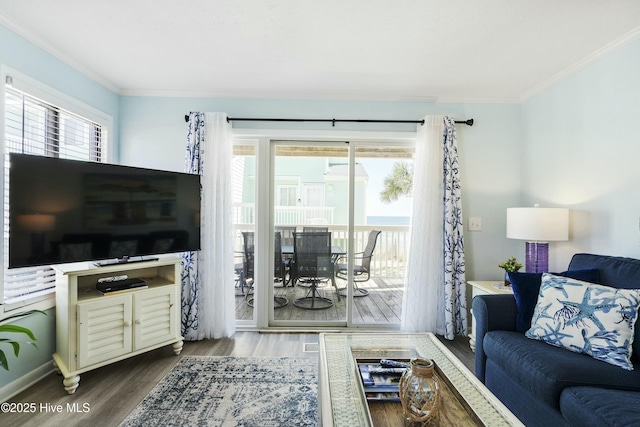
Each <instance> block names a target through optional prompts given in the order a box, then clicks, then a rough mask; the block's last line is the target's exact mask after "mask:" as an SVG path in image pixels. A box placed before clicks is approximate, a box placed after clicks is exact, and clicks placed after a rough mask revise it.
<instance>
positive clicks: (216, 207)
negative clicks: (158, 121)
mask: <svg viewBox="0 0 640 427" xmlns="http://www.w3.org/2000/svg"><path fill="white" fill-rule="evenodd" d="M226 117H227V116H226V114H224V113H191V114H190V115H189V130H188V133H187V152H186V156H185V171H186V172H189V173H197V174H199V175H201V208H202V209H201V217H200V228H201V231H200V240H201V248H202V249H201V250H200V251H198V252H187V253H185V254H183V261H182V335H183V336H184V338H185V339H186V340H189V341H194V340H201V339H205V338H221V337H226V336H231V335H233V334H234V332H235V304H234V299H235V291H234V283H233V231H232V229H233V224H232V221H231V190H230V188H231V184H230V182H229V177H230V176H231V162H232V156H233V154H232V153H233V152H232V140H231V126H230V125H229V124H228V123H227V120H226Z"/></svg>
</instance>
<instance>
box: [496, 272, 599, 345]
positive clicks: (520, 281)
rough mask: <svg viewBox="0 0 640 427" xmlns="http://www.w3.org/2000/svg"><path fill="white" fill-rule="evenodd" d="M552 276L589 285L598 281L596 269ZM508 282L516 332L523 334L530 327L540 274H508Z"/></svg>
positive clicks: (540, 279) (538, 290)
mask: <svg viewBox="0 0 640 427" xmlns="http://www.w3.org/2000/svg"><path fill="white" fill-rule="evenodd" d="M553 274H555V275H557V276H563V277H571V278H572V279H578V280H583V281H585V282H591V283H599V280H600V272H599V270H598V269H597V268H588V269H583V270H571V271H563V272H562V273H553ZM509 281H510V282H511V289H512V290H513V296H514V298H515V299H516V308H517V310H518V312H517V315H516V331H518V332H522V333H525V332H526V331H527V330H528V329H529V328H530V327H531V318H532V317H533V310H534V308H535V306H536V302H537V301H538V293H539V292H540V284H541V283H542V273H519V272H510V273H509Z"/></svg>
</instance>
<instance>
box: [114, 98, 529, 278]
mask: <svg viewBox="0 0 640 427" xmlns="http://www.w3.org/2000/svg"><path fill="white" fill-rule="evenodd" d="M189 111H224V112H226V113H227V114H228V115H229V116H230V117H234V116H235V117H286V118H333V117H335V118H366V119H421V118H422V117H424V116H425V115H427V114H450V115H452V116H454V117H456V118H458V119H467V118H474V119H475V121H476V124H474V125H473V127H468V126H466V125H458V126H457V135H458V144H459V154H460V162H461V166H462V167H461V170H462V185H463V209H464V212H465V219H466V218H467V217H468V216H479V217H481V218H482V220H483V223H482V226H483V230H482V231H481V232H465V233H466V234H465V244H466V251H465V252H466V260H467V277H468V278H470V279H478V280H480V279H499V278H500V276H501V274H500V270H499V269H498V268H497V264H498V263H499V262H501V261H503V260H504V259H506V258H507V257H508V256H510V255H512V254H513V253H514V251H515V250H517V248H518V247H519V243H520V242H515V241H509V240H507V239H506V238H505V215H506V214H505V212H506V208H507V207H511V206H514V205H517V204H518V203H519V201H520V188H521V182H520V179H521V170H522V167H521V165H520V160H521V156H520V153H521V149H522V148H521V144H522V140H523V138H522V134H521V129H522V127H521V122H522V120H521V117H520V105H519V104H444V103H425V102H374V101H317V100H316V101H312V100H268V99H214V98H157V97H123V98H122V101H121V104H120V114H121V128H120V140H121V143H122V147H121V160H122V163H124V164H128V165H134V166H144V167H155V168H163V169H169V170H176V171H181V170H183V167H184V166H183V165H184V147H185V144H186V134H187V125H186V123H185V121H184V115H185V114H187V113H189ZM238 123H239V124H240V126H242V127H249V126H252V127H254V128H267V127H268V126H269V125H271V128H281V129H300V128H304V129H321V130H331V129H332V127H331V124H309V123H302V124H300V123H275V124H274V123H264V122H262V123H249V122H237V123H235V124H234V127H237V126H238ZM338 127H339V129H341V130H345V129H348V130H379V131H402V130H404V131H410V130H414V129H415V126H414V125H388V124H386V125H385V124H379V125H361V124H344V123H342V124H337V125H336V128H338Z"/></svg>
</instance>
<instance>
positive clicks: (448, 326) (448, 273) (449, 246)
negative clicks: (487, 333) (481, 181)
mask: <svg viewBox="0 0 640 427" xmlns="http://www.w3.org/2000/svg"><path fill="white" fill-rule="evenodd" d="M416 139H417V141H416V159H415V167H414V189H413V215H412V224H411V242H410V248H409V256H408V261H407V273H406V278H405V293H404V300H403V307H402V329H403V330H405V331H407V332H436V333H438V334H441V335H444V336H445V337H446V338H448V339H453V338H454V336H455V335H456V334H461V335H465V334H466V333H467V329H466V324H467V320H466V310H467V309H466V302H465V301H466V286H465V263H464V239H463V223H462V207H461V193H460V173H459V164H458V152H457V142H456V136H455V123H454V120H453V119H452V118H450V117H445V116H427V117H426V118H425V124H424V126H420V127H419V128H418V132H417V138H416Z"/></svg>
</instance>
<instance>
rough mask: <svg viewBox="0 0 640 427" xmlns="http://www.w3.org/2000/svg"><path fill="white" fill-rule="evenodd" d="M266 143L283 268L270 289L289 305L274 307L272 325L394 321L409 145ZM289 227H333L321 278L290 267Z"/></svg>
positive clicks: (405, 230)
mask: <svg viewBox="0 0 640 427" xmlns="http://www.w3.org/2000/svg"><path fill="white" fill-rule="evenodd" d="M271 144H272V147H271V153H272V174H271V175H272V176H271V179H272V182H271V188H272V192H273V194H274V197H273V205H272V219H273V220H272V227H273V231H274V233H275V234H278V233H280V239H281V241H282V245H283V248H284V249H283V259H284V263H285V266H286V267H285V268H287V269H288V270H286V271H287V272H288V273H287V274H288V279H286V280H285V281H284V283H285V286H278V284H277V282H276V284H275V288H274V292H275V295H278V296H281V297H283V298H285V297H286V298H287V299H288V304H287V305H285V306H281V307H278V306H275V305H274V306H273V307H274V308H273V310H272V313H271V316H270V319H271V324H273V325H276V326H283V325H288V326H320V325H341V326H360V327H364V326H368V327H375V328H397V327H398V326H399V324H400V316H401V310H402V296H403V289H404V265H405V261H406V254H407V249H408V237H409V231H410V215H411V198H410V194H411V189H412V176H413V148H412V147H411V146H408V145H401V144H398V143H395V144H394V143H379V142H375V143H374V142H358V141H356V142H349V143H345V142H344V141H341V142H324V141H322V142H318V141H316V142H311V141H309V142H300V141H295V142H291V141H272V142H271ZM293 230H295V231H296V232H297V233H301V232H302V233H304V232H305V231H319V230H326V231H328V232H329V233H330V234H331V236H330V238H331V260H332V269H333V273H332V275H331V278H330V279H327V278H325V277H322V278H320V279H318V280H317V282H316V283H315V284H314V283H313V278H308V277H304V276H303V275H301V274H300V273H299V272H297V271H296V268H297V265H296V255H297V254H296V251H295V250H294V247H293V242H292V241H291V235H290V234H289V233H291V231H293ZM351 248H353V249H351ZM350 260H352V261H350ZM276 261H277V260H276ZM276 268H277V267H276ZM298 276H300V277H298ZM309 282H312V283H309ZM309 298H311V302H309ZM314 298H315V300H314ZM327 300H329V301H330V303H328V302H327ZM303 302H304V303H303ZM314 302H315V306H313V307H311V306H310V305H312V304H313V303H314Z"/></svg>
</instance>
